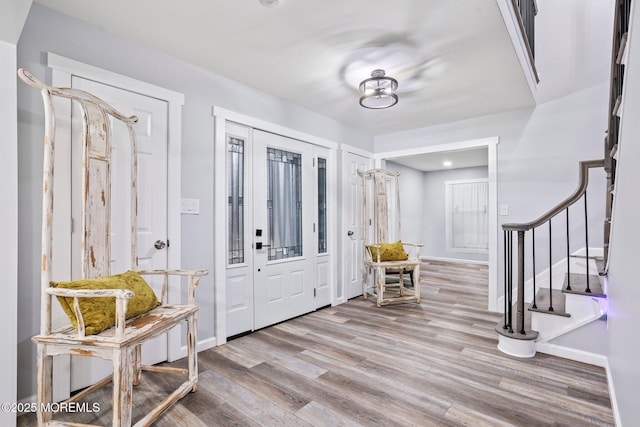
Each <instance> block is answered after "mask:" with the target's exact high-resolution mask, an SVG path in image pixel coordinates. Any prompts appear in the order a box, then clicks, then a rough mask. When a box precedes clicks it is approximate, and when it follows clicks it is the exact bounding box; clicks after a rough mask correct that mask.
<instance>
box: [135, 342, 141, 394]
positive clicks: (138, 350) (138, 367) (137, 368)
mask: <svg viewBox="0 0 640 427" xmlns="http://www.w3.org/2000/svg"><path fill="white" fill-rule="evenodd" d="M133 358H134V361H133V385H138V384H140V381H141V380H142V344H138V345H137V346H136V348H135V351H134V353H133Z"/></svg>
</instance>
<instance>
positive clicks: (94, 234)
mask: <svg viewBox="0 0 640 427" xmlns="http://www.w3.org/2000/svg"><path fill="white" fill-rule="evenodd" d="M19 75H20V78H21V79H22V80H23V81H24V82H25V83H27V84H28V85H30V86H32V87H33V88H35V89H37V90H39V91H40V92H41V95H42V98H43V102H44V110H45V132H44V162H43V200H42V209H43V212H42V213H43V215H42V258H41V269H42V271H41V292H42V294H41V310H40V318H41V322H40V334H39V335H36V336H34V337H33V338H32V340H33V341H34V342H35V343H36V345H37V353H38V357H37V374H36V377H37V381H36V383H37V384H36V386H37V399H36V403H37V404H38V410H37V422H38V425H49V424H53V423H56V422H55V421H52V416H53V411H51V410H50V409H45V407H44V406H43V405H46V404H50V403H52V402H54V400H53V384H52V382H53V376H52V374H53V370H52V368H53V359H54V356H58V355H83V356H92V357H99V358H103V359H106V360H110V361H111V362H112V364H113V375H112V376H111V377H107V378H106V379H104V380H102V381H99V382H98V383H97V384H94V385H93V386H90V387H88V388H86V389H84V390H83V391H81V392H80V393H78V394H76V395H75V396H73V397H71V398H70V399H68V400H66V401H65V402H77V401H79V400H80V399H82V398H83V397H84V396H86V395H87V394H88V393H90V392H92V391H93V390H95V389H96V388H99V387H101V386H103V385H105V384H106V383H107V382H112V383H113V390H112V393H113V397H112V403H113V405H112V422H113V425H117V426H120V425H123V426H126V425H131V417H132V393H133V386H134V385H136V384H138V383H139V382H140V378H141V373H142V370H151V371H155V372H166V373H172V374H184V375H186V379H185V381H184V382H183V383H181V384H180V385H179V386H177V389H176V390H175V391H174V392H173V393H170V394H169V395H168V396H167V397H165V398H164V399H163V400H162V401H161V402H160V403H158V404H157V405H156V406H155V407H154V408H153V409H151V410H149V412H148V413H147V414H146V415H145V416H144V417H143V418H142V420H140V421H139V422H138V423H137V424H136V425H149V424H151V423H152V422H153V421H154V420H155V419H157V417H159V416H160V415H161V414H162V413H163V412H164V411H165V410H166V409H167V408H168V407H169V406H171V405H172V404H173V403H175V402H176V401H177V400H178V399H180V398H182V397H184V396H185V395H186V394H187V393H189V392H190V391H196V390H197V385H198V365H197V352H196V343H197V333H196V331H197V321H196V313H197V311H198V306H197V305H196V304H195V288H196V287H197V286H198V283H199V281H200V277H201V276H203V275H206V274H208V272H207V271H206V270H199V271H181V270H173V271H167V270H153V271H146V272H145V271H140V274H153V275H162V276H163V286H162V295H161V298H160V301H161V305H160V306H159V307H156V308H154V309H152V310H151V311H150V312H149V313H146V314H143V315H141V316H138V317H136V318H134V319H132V320H130V321H125V312H126V310H127V300H128V299H130V298H132V297H133V296H134V294H133V293H132V292H131V291H128V290H123V289H117V290H116V289H113V290H105V289H97V290H73V289H56V288H55V287H53V286H51V285H50V283H51V280H52V279H53V278H52V270H51V268H52V265H53V263H52V242H53V222H52V219H53V217H54V203H53V202H54V186H53V182H54V169H55V168H54V159H55V146H56V145H57V144H56V143H55V133H54V130H55V128H56V126H55V122H56V121H55V117H56V115H55V111H54V102H53V98H54V97H61V98H63V99H67V100H74V101H78V105H79V106H80V112H81V115H82V129H83V130H82V143H83V160H82V162H81V164H82V170H83V173H84V176H83V179H82V187H81V194H82V209H81V211H82V230H81V233H82V239H81V246H82V252H83V262H82V264H83V267H82V277H85V278H86V277H92V276H98V277H99V276H101V275H105V274H108V273H109V271H110V268H109V260H110V259H111V257H110V232H109V224H110V214H111V204H110V196H109V194H110V190H111V182H110V163H111V137H110V129H109V120H110V118H111V117H112V118H113V119H114V120H119V121H122V122H123V123H125V124H126V126H127V128H128V131H129V137H130V150H131V159H132V161H131V200H130V202H131V229H130V232H131V245H132V247H131V267H132V268H133V269H137V264H138V257H137V251H136V241H137V237H136V236H137V232H138V230H137V227H136V223H137V222H136V218H137V211H138V209H137V200H138V198H137V164H138V163H137V150H136V133H135V130H134V125H135V123H136V122H137V118H136V117H135V116H129V117H127V116H124V115H122V114H121V113H119V112H118V111H116V110H115V109H113V108H112V107H111V106H110V105H108V104H106V103H105V102H104V101H102V100H100V99H99V98H96V97H95V96H93V95H92V94H90V93H87V92H84V91H79V90H76V89H71V88H56V87H51V86H48V85H45V84H44V83H43V82H41V81H40V80H38V79H37V78H36V77H35V76H33V75H32V74H31V73H29V72H28V71H26V70H23V69H21V70H19ZM105 194H106V197H105ZM89 253H90V254H91V256H90V257H89ZM94 255H95V256H94ZM172 275H176V276H183V277H187V281H188V303H187V304H186V305H183V304H177V305H176V304H171V305H169V304H168V301H167V287H168V285H169V281H168V278H169V276H172ZM53 295H56V296H64V297H72V298H73V302H74V304H73V305H74V311H75V317H76V319H77V328H76V327H74V326H71V325H66V326H63V327H62V328H52V316H51V305H52V304H51V302H52V296H53ZM84 297H107V298H115V327H113V328H110V329H107V330H106V331H103V332H100V333H99V334H96V335H90V336H86V335H85V324H84V319H83V313H82V312H81V308H80V305H79V298H84ZM184 320H186V321H187V323H188V326H187V347H188V361H187V365H188V369H186V370H185V369H176V368H171V367H159V366H145V365H142V364H141V353H140V351H141V346H142V344H143V343H144V342H145V341H147V340H148V339H151V338H154V337H156V336H159V335H161V334H163V333H166V332H168V331H169V330H171V329H174V327H176V326H178V325H180V324H181V323H182V322H183V321H184ZM76 329H77V330H76ZM56 424H57V423H56Z"/></svg>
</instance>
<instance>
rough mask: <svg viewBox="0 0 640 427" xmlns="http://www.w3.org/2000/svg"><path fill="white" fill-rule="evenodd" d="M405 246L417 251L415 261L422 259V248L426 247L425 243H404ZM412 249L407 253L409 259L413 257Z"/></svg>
mask: <svg viewBox="0 0 640 427" xmlns="http://www.w3.org/2000/svg"><path fill="white" fill-rule="evenodd" d="M402 245H403V246H410V247H411V248H413V251H415V257H413V258H415V259H419V258H420V248H422V247H423V246H424V244H423V243H407V242H402ZM411 252H412V251H411V249H410V250H409V251H407V254H408V255H409V258H412V257H411Z"/></svg>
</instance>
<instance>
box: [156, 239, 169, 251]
mask: <svg viewBox="0 0 640 427" xmlns="http://www.w3.org/2000/svg"><path fill="white" fill-rule="evenodd" d="M153 246H155V247H156V249H164V248H166V247H167V244H166V243H165V242H163V241H162V240H156V242H155V243H154V244H153Z"/></svg>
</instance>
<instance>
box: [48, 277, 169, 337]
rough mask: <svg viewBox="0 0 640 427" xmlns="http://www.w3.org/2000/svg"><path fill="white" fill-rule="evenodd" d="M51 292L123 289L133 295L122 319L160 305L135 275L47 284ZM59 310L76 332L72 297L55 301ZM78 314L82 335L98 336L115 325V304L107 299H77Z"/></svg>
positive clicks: (112, 299)
mask: <svg viewBox="0 0 640 427" xmlns="http://www.w3.org/2000/svg"><path fill="white" fill-rule="evenodd" d="M51 287H53V288H66V289H91V290H94V289H109V290H112V289H127V290H130V291H132V292H133V293H134V294H135V297H133V298H131V299H130V300H129V302H128V304H127V313H126V315H125V316H126V318H127V319H130V318H132V317H136V316H139V315H141V314H144V313H146V312H147V311H149V310H151V309H153V308H155V307H157V306H159V305H160V301H158V298H157V297H156V294H155V293H154V292H153V289H151V287H150V286H149V285H148V284H147V282H145V280H144V279H143V278H142V277H141V276H140V275H139V274H138V273H136V272H135V271H127V272H126V273H122V274H116V275H113V276H109V277H100V278H96V279H83V280H74V281H72V282H51ZM57 298H58V302H60V305H61V306H62V309H63V310H64V312H65V313H66V314H67V316H68V317H69V320H70V321H71V323H72V324H73V326H74V327H75V328H76V329H78V321H77V319H76V315H75V313H74V311H73V298H72V297H57ZM78 304H79V305H80V312H81V313H82V318H83V319H84V326H85V334H86V335H94V334H99V333H100V332H102V331H104V330H105V329H109V328H111V327H113V326H115V324H116V300H115V298H111V297H106V298H105V297H101V298H78Z"/></svg>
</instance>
